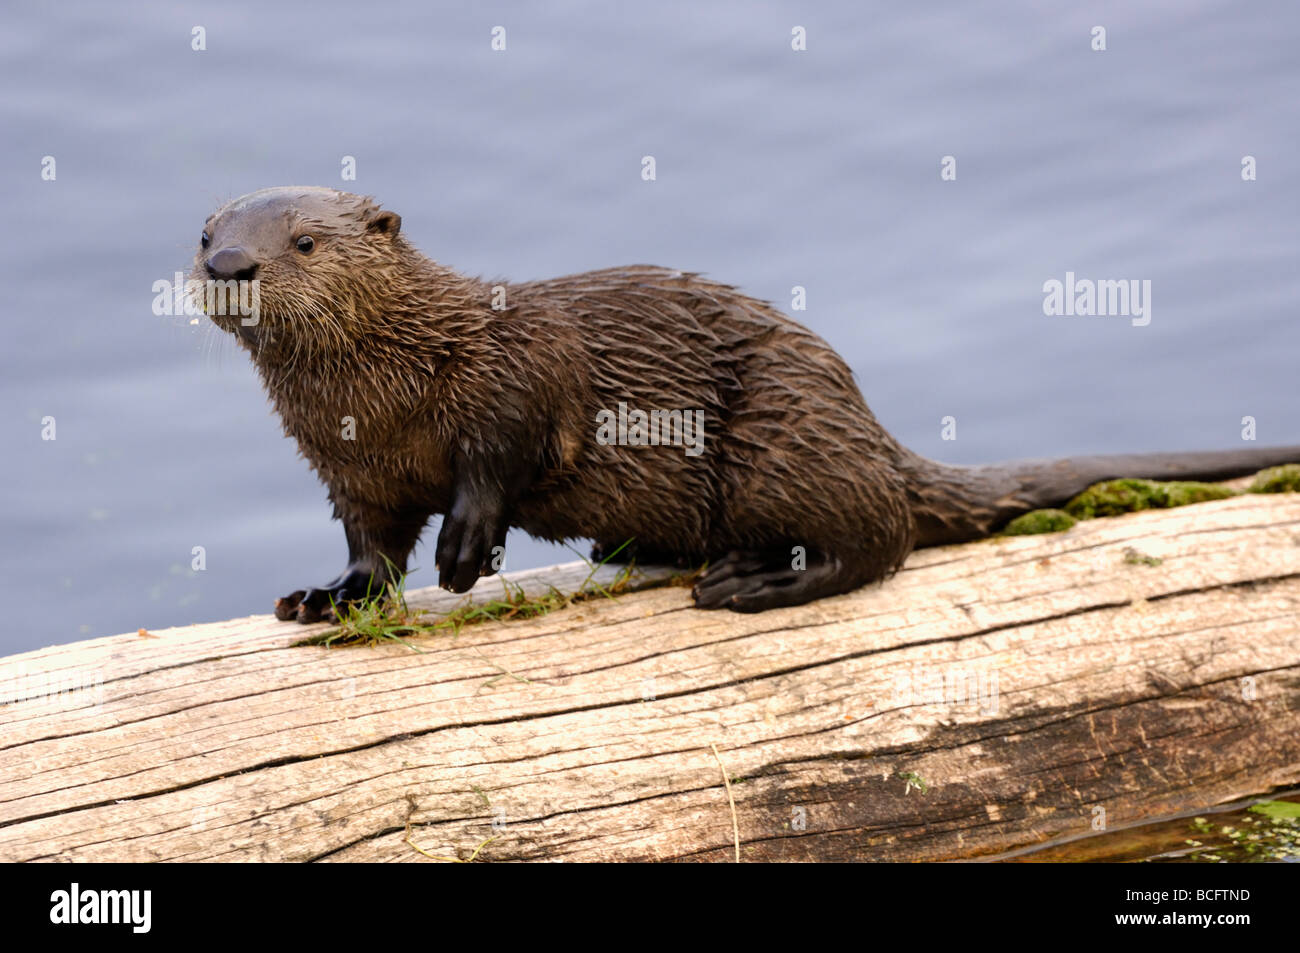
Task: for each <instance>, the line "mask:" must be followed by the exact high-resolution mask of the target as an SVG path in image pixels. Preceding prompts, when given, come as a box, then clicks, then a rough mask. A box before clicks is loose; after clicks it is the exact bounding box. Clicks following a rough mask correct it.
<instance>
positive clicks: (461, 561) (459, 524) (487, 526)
mask: <svg viewBox="0 0 1300 953" xmlns="http://www.w3.org/2000/svg"><path fill="white" fill-rule="evenodd" d="M506 529H507V527H506V525H505V523H504V522H503V521H502V520H501V519H500V518H493V517H489V518H486V519H485V518H484V517H483V516H482V515H481V514H473V515H470V516H466V515H462V514H458V513H456V512H455V511H453V512H451V513H448V514H447V515H446V516H445V517H443V520H442V529H441V530H440V531H439V532H438V550H437V558H436V561H435V564H434V566H435V568H436V569H437V570H438V585H440V586H441V587H442V588H444V589H448V590H450V591H451V592H468V591H469V589H470V588H471V587H472V586H473V585H474V583H475V582H477V581H478V577H479V576H490V575H492V574H493V573H495V572H496V571H497V570H498V569H500V568H501V566H500V561H499V560H498V559H497V556H498V547H504V545H505V536H506ZM501 551H504V550H501Z"/></svg>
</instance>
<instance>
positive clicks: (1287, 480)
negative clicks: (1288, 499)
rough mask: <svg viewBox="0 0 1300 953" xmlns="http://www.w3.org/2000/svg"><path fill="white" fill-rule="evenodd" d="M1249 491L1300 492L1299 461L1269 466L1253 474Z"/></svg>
mask: <svg viewBox="0 0 1300 953" xmlns="http://www.w3.org/2000/svg"><path fill="white" fill-rule="evenodd" d="M1250 492H1251V493H1300V463H1287V464H1283V465H1282V466H1280V467H1269V468H1268V469H1267V470H1260V471H1259V473H1257V474H1255V482H1254V483H1252V484H1251V485H1250Z"/></svg>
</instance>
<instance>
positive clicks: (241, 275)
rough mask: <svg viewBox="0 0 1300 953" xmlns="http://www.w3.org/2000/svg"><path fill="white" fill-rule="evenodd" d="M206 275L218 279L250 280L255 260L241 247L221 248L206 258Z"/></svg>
mask: <svg viewBox="0 0 1300 953" xmlns="http://www.w3.org/2000/svg"><path fill="white" fill-rule="evenodd" d="M207 268H208V275H209V276H210V277H212V278H215V279H217V280H218V281H231V280H232V279H233V280H234V281H252V280H253V278H254V277H255V276H256V275H257V262H255V261H254V260H253V258H252V256H251V255H249V254H248V252H246V251H244V250H243V249H242V248H223V249H221V251H219V252H217V253H216V254H215V255H213V256H212V257H211V258H209V259H208V265H207Z"/></svg>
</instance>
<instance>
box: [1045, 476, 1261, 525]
mask: <svg viewBox="0 0 1300 953" xmlns="http://www.w3.org/2000/svg"><path fill="white" fill-rule="evenodd" d="M1236 495H1237V492H1236V491H1235V490H1231V489H1229V488H1228V487H1226V486H1220V485H1219V484H1217V483H1196V482H1193V481H1189V480H1172V481H1169V482H1161V481H1157V480H1107V481H1106V482H1104V483H1094V484H1093V485H1092V486H1090V487H1088V489H1086V490H1084V491H1083V492H1082V493H1080V494H1079V495H1078V496H1076V497H1075V498H1074V499H1072V500H1070V502H1068V503H1066V504H1065V511H1066V512H1067V513H1069V514H1070V515H1071V516H1073V517H1075V518H1076V519H1092V518H1094V517H1097V516H1118V515H1119V514H1120V513H1133V512H1136V511H1138V510H1163V509H1170V508H1172V507H1175V506H1187V505H1188V504H1190V503H1204V502H1206V501H1207V500H1223V499H1227V498H1228V497H1230V496H1236Z"/></svg>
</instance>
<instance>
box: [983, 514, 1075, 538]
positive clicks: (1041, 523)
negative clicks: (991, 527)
mask: <svg viewBox="0 0 1300 953" xmlns="http://www.w3.org/2000/svg"><path fill="white" fill-rule="evenodd" d="M1077 522H1078V520H1076V519H1075V518H1074V517H1073V516H1071V515H1070V514H1069V513H1067V512H1065V510H1030V511H1029V512H1028V513H1025V514H1024V515H1022V516H1017V517H1016V518H1015V519H1013V520H1012V521H1011V522H1010V523H1008V524H1007V526H1006V529H1004V530H1003V531H1002V535H1003V536H1034V535H1037V534H1038V533H1060V532H1062V531H1064V530H1067V529H1069V528H1070V527H1071V526H1073V525H1074V524H1075V523H1077Z"/></svg>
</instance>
